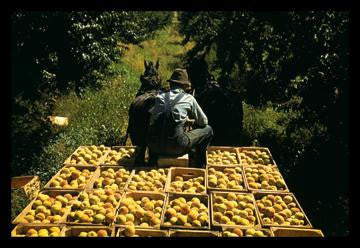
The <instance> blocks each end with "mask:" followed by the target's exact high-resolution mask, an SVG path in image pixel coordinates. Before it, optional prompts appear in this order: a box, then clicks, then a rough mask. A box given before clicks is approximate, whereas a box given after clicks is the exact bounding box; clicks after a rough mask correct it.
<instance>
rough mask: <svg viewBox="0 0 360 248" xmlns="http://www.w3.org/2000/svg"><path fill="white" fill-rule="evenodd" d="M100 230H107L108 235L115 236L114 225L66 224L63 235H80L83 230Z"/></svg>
mask: <svg viewBox="0 0 360 248" xmlns="http://www.w3.org/2000/svg"><path fill="white" fill-rule="evenodd" d="M99 230H106V231H107V233H108V237H115V227H114V226H110V227H109V226H93V225H92V226H66V227H65V228H64V229H63V237H78V236H79V234H80V233H81V232H90V231H94V232H97V231H99Z"/></svg>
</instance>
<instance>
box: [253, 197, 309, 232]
mask: <svg viewBox="0 0 360 248" xmlns="http://www.w3.org/2000/svg"><path fill="white" fill-rule="evenodd" d="M253 195H254V197H255V200H259V199H261V198H262V197H263V196H266V195H274V196H276V195H279V196H281V197H284V196H286V195H290V196H291V197H292V198H293V199H294V202H295V203H296V206H297V207H298V208H299V209H300V211H301V212H302V213H303V214H304V222H305V223H304V224H305V225H303V226H301V225H289V226H288V225H273V224H264V222H263V220H262V217H261V214H260V210H259V208H258V206H257V204H255V207H256V211H257V213H258V216H259V219H260V224H261V226H262V227H264V228H270V227H291V228H312V225H311V223H310V221H309V219H308V217H307V216H306V214H305V212H304V210H303V209H302V207H301V206H300V204H299V202H298V200H297V199H296V197H295V195H294V194H293V193H285V192H281V193H278V192H277V193H274V192H271V193H264V192H256V193H253Z"/></svg>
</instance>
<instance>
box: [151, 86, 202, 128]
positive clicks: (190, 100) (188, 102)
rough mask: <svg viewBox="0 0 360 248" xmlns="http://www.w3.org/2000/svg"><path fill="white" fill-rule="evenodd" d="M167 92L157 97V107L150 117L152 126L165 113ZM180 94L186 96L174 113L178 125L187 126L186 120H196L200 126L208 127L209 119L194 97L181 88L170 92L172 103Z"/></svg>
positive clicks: (175, 88) (177, 105) (175, 107)
mask: <svg viewBox="0 0 360 248" xmlns="http://www.w3.org/2000/svg"><path fill="white" fill-rule="evenodd" d="M166 92H167V91H163V92H161V93H160V94H158V95H157V96H156V99H155V106H154V109H153V112H152V115H151V117H150V125H151V124H153V123H154V120H156V119H157V116H158V115H159V114H160V113H162V112H163V111H164V105H165V93H166ZM179 93H184V95H183V96H182V97H181V98H180V99H179V101H178V102H177V103H176V104H175V106H174V108H173V111H172V114H173V117H174V120H175V122H176V124H177V125H179V124H185V122H186V119H194V120H195V123H196V124H197V125H198V126H200V127H204V126H206V125H207V124H208V119H207V117H206V115H205V114H204V112H203V111H202V109H201V107H200V105H199V104H198V103H197V101H196V99H195V98H194V97H193V96H192V95H190V94H187V93H185V92H184V91H183V90H182V89H181V88H178V87H173V88H171V90H170V101H173V100H174V99H175V97H176V96H177V95H178V94H179Z"/></svg>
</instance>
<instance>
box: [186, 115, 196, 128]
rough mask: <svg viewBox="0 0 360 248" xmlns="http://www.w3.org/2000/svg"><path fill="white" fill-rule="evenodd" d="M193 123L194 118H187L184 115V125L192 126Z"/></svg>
mask: <svg viewBox="0 0 360 248" xmlns="http://www.w3.org/2000/svg"><path fill="white" fill-rule="evenodd" d="M194 123H195V120H194V119H189V118H188V117H186V119H185V126H186V127H189V126H192V125H194Z"/></svg>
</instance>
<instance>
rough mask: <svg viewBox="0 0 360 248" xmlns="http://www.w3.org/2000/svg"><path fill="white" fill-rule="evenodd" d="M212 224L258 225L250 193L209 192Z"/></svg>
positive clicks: (252, 197) (223, 225) (219, 225)
mask: <svg viewBox="0 0 360 248" xmlns="http://www.w3.org/2000/svg"><path fill="white" fill-rule="evenodd" d="M210 199H211V208H212V209H211V221H212V226H215V227H219V228H221V227H226V226H239V227H254V226H259V225H260V223H259V216H258V213H257V212H256V210H255V199H254V196H253V195H252V194H250V193H235V192H211V194H210Z"/></svg>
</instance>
